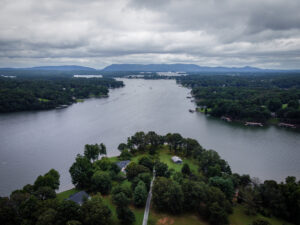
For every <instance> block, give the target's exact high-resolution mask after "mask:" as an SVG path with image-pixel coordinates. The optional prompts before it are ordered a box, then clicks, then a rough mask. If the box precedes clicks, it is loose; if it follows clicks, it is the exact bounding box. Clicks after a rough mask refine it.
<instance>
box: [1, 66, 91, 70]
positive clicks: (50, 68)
mask: <svg viewBox="0 0 300 225" xmlns="http://www.w3.org/2000/svg"><path fill="white" fill-rule="evenodd" d="M0 69H1V70H56V71H72V70H77V71H78V70H85V71H86V70H96V69H94V68H91V67H85V66H76V65H65V66H37V67H29V68H0Z"/></svg>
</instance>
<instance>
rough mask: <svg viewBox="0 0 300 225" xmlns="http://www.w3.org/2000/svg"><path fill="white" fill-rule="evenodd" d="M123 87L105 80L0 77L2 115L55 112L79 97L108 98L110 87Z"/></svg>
mask: <svg viewBox="0 0 300 225" xmlns="http://www.w3.org/2000/svg"><path fill="white" fill-rule="evenodd" d="M122 86H123V82H122V81H116V80H113V79H105V78H103V79H101V78H100V79H99V78H95V79H85V78H62V77H61V78H54V77H52V78H49V77H40V76H36V77H32V78H15V79H10V78H3V77H0V112H15V111H24V110H41V109H53V108H56V107H58V106H60V105H70V104H72V103H74V102H76V98H77V99H83V98H88V97H89V96H91V95H93V96H106V95H107V94H108V88H114V87H122Z"/></svg>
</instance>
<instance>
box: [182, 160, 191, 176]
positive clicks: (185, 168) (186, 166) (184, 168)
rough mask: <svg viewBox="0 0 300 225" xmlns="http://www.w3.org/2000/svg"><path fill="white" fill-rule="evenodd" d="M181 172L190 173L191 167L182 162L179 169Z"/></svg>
mask: <svg viewBox="0 0 300 225" xmlns="http://www.w3.org/2000/svg"><path fill="white" fill-rule="evenodd" d="M181 173H183V174H185V175H188V176H189V175H190V174H191V169H190V167H189V165H188V164H187V163H184V164H183V166H182V169H181Z"/></svg>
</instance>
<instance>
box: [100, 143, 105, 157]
mask: <svg viewBox="0 0 300 225" xmlns="http://www.w3.org/2000/svg"><path fill="white" fill-rule="evenodd" d="M99 153H100V155H106V154H107V152H106V146H105V144H103V143H100V147H99Z"/></svg>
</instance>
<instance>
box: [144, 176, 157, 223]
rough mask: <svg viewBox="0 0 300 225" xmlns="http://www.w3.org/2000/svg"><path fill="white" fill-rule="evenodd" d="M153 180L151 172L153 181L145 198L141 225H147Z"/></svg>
mask: <svg viewBox="0 0 300 225" xmlns="http://www.w3.org/2000/svg"><path fill="white" fill-rule="evenodd" d="M154 179H155V170H153V179H152V181H151V184H150V190H149V194H148V198H147V202H146V206H145V212H144V219H143V225H147V223H148V216H149V210H150V203H151V198H152V185H153V181H154Z"/></svg>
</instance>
